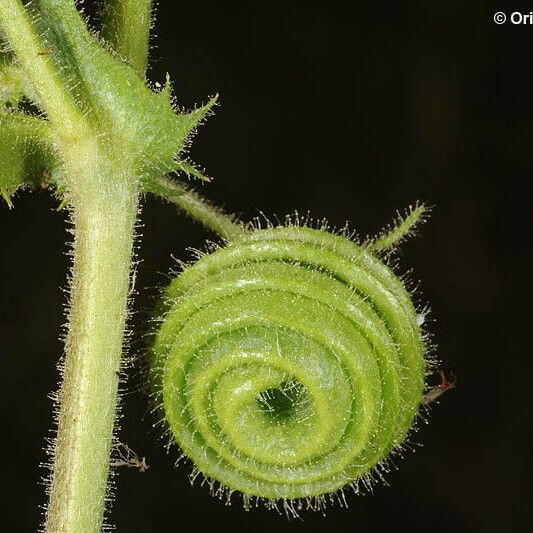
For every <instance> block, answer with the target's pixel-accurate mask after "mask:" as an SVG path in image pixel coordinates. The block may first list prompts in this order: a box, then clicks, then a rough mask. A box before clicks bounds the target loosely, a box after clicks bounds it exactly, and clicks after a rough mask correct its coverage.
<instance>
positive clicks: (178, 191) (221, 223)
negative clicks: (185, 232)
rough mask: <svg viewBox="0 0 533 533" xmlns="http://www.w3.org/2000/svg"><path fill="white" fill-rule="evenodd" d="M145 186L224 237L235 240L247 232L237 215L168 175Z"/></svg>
mask: <svg viewBox="0 0 533 533" xmlns="http://www.w3.org/2000/svg"><path fill="white" fill-rule="evenodd" d="M145 188H147V189H148V191H147V192H150V193H152V194H155V195H157V196H160V197H162V198H164V199H166V200H168V201H169V202H172V203H174V204H176V205H177V206H178V207H179V208H180V209H182V210H183V211H185V212H186V213H187V214H188V215H190V216H191V217H192V218H193V219H195V220H197V221H198V222H201V223H202V224H203V225H204V226H206V227H207V228H208V229H210V230H211V231H213V232H214V233H216V234H218V235H220V236H221V237H223V238H224V239H227V240H229V241H233V240H236V239H238V238H239V237H242V236H243V235H245V234H246V233H247V230H246V228H245V226H244V225H243V224H240V223H239V222H237V221H236V218H235V217H233V216H231V215H226V214H225V213H223V212H222V211H221V210H220V209H218V208H217V207H215V206H213V205H211V204H210V203H209V202H208V201H207V200H205V199H203V198H202V197H201V196H200V195H199V194H198V193H196V192H194V191H191V190H189V189H187V188H186V187H185V186H183V185H181V184H179V183H177V182H175V181H173V180H171V179H169V178H167V177H161V178H159V179H157V180H155V181H153V182H152V181H151V182H150V183H148V184H145Z"/></svg>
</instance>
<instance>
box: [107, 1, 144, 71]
mask: <svg viewBox="0 0 533 533" xmlns="http://www.w3.org/2000/svg"><path fill="white" fill-rule="evenodd" d="M151 12H152V0H108V2H106V4H105V7H104V16H103V27H102V33H103V36H104V38H106V39H107V40H108V41H109V42H110V44H111V45H112V46H113V48H114V49H115V50H116V51H117V52H118V53H119V55H121V56H122V57H123V58H124V59H125V60H126V61H128V62H129V63H130V65H131V66H132V67H133V68H134V69H135V70H136V71H137V72H138V73H139V74H140V75H141V76H144V74H145V71H146V66H147V63H148V45H149V35H150V19H151Z"/></svg>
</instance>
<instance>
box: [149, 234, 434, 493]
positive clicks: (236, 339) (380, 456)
mask: <svg viewBox="0 0 533 533" xmlns="http://www.w3.org/2000/svg"><path fill="white" fill-rule="evenodd" d="M151 376H152V381H153V383H154V386H155V388H156V392H157V397H158V398H157V401H158V402H159V403H160V405H161V408H162V409H163V410H164V416H165V418H166V421H167V422H168V426H169V428H170V430H171V432H172V434H173V436H174V438H175V439H176V441H177V443H178V444H179V446H180V447H181V449H182V450H183V452H184V454H185V455H186V456H188V457H189V458H190V459H191V460H192V461H193V462H194V463H195V465H196V467H197V468H198V469H199V470H200V471H201V472H202V473H203V474H204V475H206V476H209V477H210V478H213V479H215V480H217V481H219V482H220V483H222V484H223V485H224V486H226V487H228V488H230V489H232V490H238V491H240V492H242V493H244V494H246V495H248V496H257V497H263V498H270V499H279V498H285V499H293V498H303V497H310V496H319V495H322V494H325V493H331V492H334V491H336V490H337V489H339V488H342V487H343V486H345V485H347V484H349V483H351V482H353V481H356V480H358V479H359V478H361V477H362V476H364V475H365V474H367V473H368V472H370V471H371V469H372V468H373V467H375V466H376V465H377V464H378V463H379V462H381V461H383V460H384V459H385V458H386V457H387V456H388V455H389V454H390V452H391V451H392V450H393V449H394V448H395V447H397V446H399V445H400V444H401V442H402V441H403V440H404V439H405V436H406V434H407V432H408V431H409V429H410V427H411V425H412V423H413V420H414V418H415V416H416V414H417V412H418V408H419V404H420V401H421V398H422V395H423V390H424V376H425V362H424V345H423V339H422V333H421V331H420V328H419V326H418V323H417V315H416V312H415V309H414V307H413V304H412V302H411V298H410V296H409V293H408V292H407V291H406V289H405V287H404V286H403V284H402V282H401V281H400V280H399V279H398V278H397V277H396V276H395V275H394V274H393V272H392V271H391V270H390V269H389V268H388V267H387V266H385V265H384V264H383V263H382V262H381V261H380V260H379V259H378V258H376V257H375V256H374V255H373V254H372V253H371V252H370V251H369V250H368V249H367V248H365V247H363V246H359V245H356V244H355V243H353V242H351V241H350V240H349V239H347V238H345V237H342V236H338V235H333V234H330V233H328V232H326V231H322V230H315V229H310V228H301V227H287V228H275V229H267V230H259V231H256V232H254V233H252V234H250V235H249V236H247V237H244V238H242V239H240V240H238V241H237V242H235V243H233V244H230V245H228V246H227V247H224V248H222V249H220V250H217V251H215V252H213V253H211V254H209V255H206V256H204V257H203V258H201V259H200V260H199V261H198V262H197V263H195V264H194V265H192V266H190V267H188V268H186V269H185V270H184V271H183V272H182V273H181V274H180V275H179V276H178V277H176V278H175V279H174V280H173V281H172V283H171V285H170V286H169V288H168V289H167V291H166V293H165V298H164V313H163V319H162V324H161V327H160V329H159V331H158V332H157V335H156V339H155V342H154V348H153V358H152V365H151Z"/></svg>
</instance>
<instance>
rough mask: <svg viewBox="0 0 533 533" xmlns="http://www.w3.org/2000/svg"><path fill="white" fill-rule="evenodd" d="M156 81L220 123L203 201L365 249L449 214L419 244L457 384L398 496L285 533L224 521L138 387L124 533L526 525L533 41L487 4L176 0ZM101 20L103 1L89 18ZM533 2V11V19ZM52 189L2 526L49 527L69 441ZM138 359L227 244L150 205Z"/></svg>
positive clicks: (18, 241)
mask: <svg viewBox="0 0 533 533" xmlns="http://www.w3.org/2000/svg"><path fill="white" fill-rule="evenodd" d="M160 4H161V5H160V7H159V9H158V12H157V25H156V31H155V34H156V36H155V37H154V39H153V43H154V49H153V51H152V58H153V62H152V67H151V70H150V77H151V79H152V80H154V81H156V80H157V81H160V82H163V81H164V79H165V73H166V72H167V71H168V72H169V73H170V75H171V77H172V79H173V80H174V87H175V93H176V96H177V98H178V101H179V103H180V104H181V105H184V106H188V107H191V106H192V105H193V104H194V103H195V102H201V101H205V100H206V98H207V97H208V96H209V95H212V94H214V93H215V92H218V93H220V95H221V103H222V105H221V107H219V108H218V110H217V113H216V116H214V117H211V118H210V120H209V121H208V123H207V124H206V125H205V126H203V127H202V129H201V130H200V131H199V134H198V135H197V137H196V139H195V142H194V146H193V149H192V151H191V156H192V158H193V159H194V160H196V161H198V162H199V163H201V165H203V166H205V168H206V169H207V170H208V173H209V174H210V175H212V176H213V177H214V178H215V181H214V182H213V183H212V184H210V185H207V186H202V189H203V192H204V193H205V194H206V195H208V196H209V197H210V198H212V199H213V200H215V201H216V202H217V203H219V204H221V205H223V206H225V207H226V208H227V209H228V210H230V211H234V212H238V213H240V214H241V215H242V217H243V218H244V219H250V218H251V217H254V216H256V215H257V214H258V212H259V210H262V211H264V212H265V213H266V214H267V215H268V216H273V215H281V216H283V215H285V214H287V213H292V212H294V210H298V211H299V212H303V213H305V212H307V211H308V210H309V211H310V212H311V214H312V215H313V216H314V217H316V218H322V217H325V218H327V219H328V220H329V221H330V222H331V223H332V224H333V225H343V224H344V222H345V220H349V221H350V223H351V225H352V227H354V228H355V229H357V231H358V232H359V233H360V234H361V235H366V234H372V233H375V232H376V231H378V230H379V229H380V228H381V227H382V226H383V225H384V224H385V223H387V222H388V221H390V219H391V218H392V217H393V216H394V215H395V211H396V210H397V209H399V208H404V207H406V206H407V205H409V204H410V203H413V202H414V201H416V200H423V201H425V202H427V203H429V204H431V205H432V206H434V210H433V215H432V217H431V220H430V221H429V222H428V223H427V224H426V225H425V226H424V227H423V228H422V229H421V231H420V236H419V237H418V238H416V239H414V240H411V241H409V242H408V243H406V244H405V245H404V246H403V247H402V253H401V258H400V270H401V271H402V272H405V271H406V270H408V269H410V268H412V269H413V275H412V278H413V279H414V280H415V281H417V280H420V282H419V302H421V303H422V304H424V303H429V304H430V306H431V309H432V315H431V316H432V319H433V323H432V324H431V325H430V330H431V332H432V333H433V335H434V340H435V342H436V343H437V344H438V346H439V348H438V355H439V356H440V357H441V359H442V361H443V366H444V368H445V369H447V370H453V371H454V372H455V374H456V375H457V376H458V387H457V389H456V390H454V391H452V392H450V393H449V394H448V395H446V396H445V397H443V399H442V401H441V403H440V405H438V406H436V407H435V408H433V409H432V414H431V416H430V424H429V425H428V426H427V427H426V426H424V427H423V428H422V430H421V431H420V432H419V433H418V435H417V441H418V442H420V443H421V444H423V446H422V447H420V448H418V449H417V453H416V454H410V453H409V454H407V456H406V457H405V459H404V460H403V461H401V462H400V463H399V470H398V471H395V472H392V473H391V474H390V475H389V476H388V481H389V483H390V487H386V486H382V485H380V486H378V487H376V488H375V494H374V495H373V496H372V495H368V496H364V497H351V498H350V499H349V509H348V510H345V509H339V508H332V509H330V510H329V511H328V515H327V517H326V518H324V517H322V516H321V515H320V514H313V513H303V516H302V518H303V521H298V520H293V521H291V522H288V521H287V520H286V519H285V518H284V517H281V516H277V515H276V514H275V513H273V512H268V511H265V510H263V509H259V510H252V511H251V512H248V513H247V512H245V511H244V510H243V509H242V506H241V504H240V502H239V500H238V498H234V505H232V506H231V507H226V506H225V505H224V504H223V503H222V502H219V501H218V500H216V499H213V498H212V497H210V496H209V494H208V490H207V489H206V488H202V487H200V486H194V487H192V488H191V487H190V486H189V482H188V478H187V475H188V472H189V467H186V466H185V467H180V468H178V469H175V468H174V467H173V463H174V460H175V458H176V457H177V450H173V451H171V453H170V455H167V454H166V453H165V450H164V448H163V446H162V444H161V442H160V441H158V440H157V435H156V434H155V433H154V432H153V431H152V429H151V425H152V422H153V420H152V419H151V418H150V416H149V415H148V414H147V401H146V397H145V395H144V394H143V393H141V392H137V389H139V388H140V387H139V385H140V383H139V378H138V375H137V372H136V371H135V370H132V371H131V379H130V383H131V387H130V392H129V393H128V394H126V395H125V396H124V398H123V406H124V417H123V418H122V420H121V422H120V427H121V429H120V438H121V440H123V441H124V442H127V443H128V444H129V445H130V446H131V447H132V448H133V449H134V450H136V451H137V452H138V453H139V454H140V455H141V456H146V458H147V461H148V463H149V465H150V468H149V470H148V471H147V472H145V473H140V472H138V471H136V470H132V469H121V471H120V472H119V475H118V479H117V482H118V488H117V490H116V500H115V503H114V505H113V510H112V513H111V516H110V518H109V522H111V523H113V524H116V525H117V527H118V531H124V532H129V533H134V532H151V531H154V532H159V531H174V530H178V529H179V528H183V527H187V524H190V525H192V526H193V527H194V528H195V530H199V531H202V530H207V529H208V528H210V527H216V528H217V531H220V528H222V530H230V529H231V530H232V531H235V532H236V531H245V530H246V531H248V530H251V531H257V532H262V531H271V530H274V529H275V530H276V531H279V532H282V531H302V532H303V531H322V530H324V531H326V530H328V531H365V532H378V531H389V530H394V531H410V532H417V531H432V532H433V533H436V532H441V531H447V532H448V531H453V532H463V531H465V532H466V531H483V532H492V531H494V532H501V531H502V530H504V531H505V530H510V531H515V530H517V529H518V528H519V527H521V526H524V527H527V526H528V523H527V522H526V521H525V519H526V507H527V504H528V503H530V502H531V497H532V482H531V473H532V472H531V471H532V469H531V463H532V457H531V455H532V454H531V427H532V424H531V414H530V404H531V397H532V392H531V390H532V387H533V384H532V381H533V379H532V375H533V374H532V372H531V370H532V364H531V358H532V355H531V334H532V332H531V325H530V305H531V303H530V293H531V289H530V285H531V283H530V279H531V276H530V272H531V259H532V253H531V230H530V227H529V226H530V218H531V210H530V193H529V190H528V189H529V187H528V186H529V182H530V179H531V175H532V174H531V172H532V170H533V168H532V161H533V154H532V151H531V142H532V133H533V130H532V118H533V106H532V105H531V101H532V98H533V92H532V89H533V84H532V76H531V70H532V60H531V56H532V52H533V47H532V43H533V26H531V25H524V26H513V25H511V24H504V25H502V26H497V25H496V24H494V22H493V21H492V17H493V14H494V12H495V11H498V10H502V11H505V12H507V13H509V12H510V11H512V10H513V9H519V6H517V5H513V6H511V9H507V8H504V7H502V6H499V7H498V6H496V7H495V8H494V9H493V8H492V7H491V6H490V4H488V3H487V2H481V1H470V2H468V3H464V2H459V1H450V2H444V3H443V2H437V3H432V2H401V3H397V4H394V5H393V4H391V5H388V6H386V7H385V6H382V5H378V4H375V5H374V6H370V5H368V4H369V3H367V2H364V3H363V2H353V3H352V5H351V7H350V8H344V7H341V4H340V3H336V2H322V3H319V2H285V3H280V4H275V3H271V2H270V3H259V2H252V3H245V2H210V1H202V2H171V1H163V2H160ZM87 6H88V8H89V9H91V7H94V6H92V3H87ZM528 11H529V8H524V12H526V13H527V12H528ZM56 205H57V204H56V202H55V201H54V200H53V199H52V198H51V197H50V196H49V195H48V193H46V192H39V193H32V194H28V193H26V194H21V195H19V196H18V197H17V198H16V205H15V209H13V210H11V211H8V210H7V208H6V207H5V206H3V207H1V208H0V243H1V248H0V257H1V264H0V275H1V280H2V299H1V308H0V309H1V310H0V313H1V316H0V318H1V320H0V339H1V344H0V346H1V356H2V371H1V374H0V394H1V398H0V406H1V416H2V426H1V427H2V433H3V436H2V439H1V441H0V446H1V462H2V464H1V477H2V486H3V488H4V489H5V490H7V492H8V494H7V495H5V496H4V498H3V505H2V507H3V510H2V524H3V527H4V529H5V531H34V530H35V529H36V527H37V524H38V523H39V521H40V518H41V516H40V513H41V511H40V509H39V508H38V506H39V505H43V504H44V502H45V496H44V488H43V487H42V486H40V485H39V484H38V483H39V481H40V479H41V477H42V476H44V475H45V473H46V471H45V470H44V469H43V468H39V464H40V463H41V462H42V461H45V460H46V456H45V454H44V452H43V451H42V448H43V447H44V445H45V437H47V436H50V435H51V429H50V428H51V426H52V415H51V411H52V402H51V400H50V399H49V398H48V397H47V395H48V394H49V393H50V392H51V391H53V390H54V389H55V388H56V384H57V380H58V373H57V370H56V366H55V365H56V362H57V360H58V358H59V356H60V354H61V350H62V345H61V342H60V341H59V340H58V338H59V336H60V333H61V331H62V324H63V323H64V310H63V308H64V305H65V303H66V299H67V297H66V295H65V292H64V291H65V288H66V281H65V280H66V276H67V272H68V269H69V264H70V261H69V258H68V257H67V255H66V253H67V251H68V246H67V245H66V244H65V243H66V241H68V240H69V239H70V236H68V235H67V233H66V232H65V229H66V222H65V215H64V214H63V213H57V212H56V211H55V210H54V209H55V207H56ZM141 222H142V227H141V229H140V231H139V233H140V234H141V235H142V237H141V238H140V239H139V241H138V252H137V258H138V259H139V260H140V263H139V268H138V278H137V286H138V287H140V290H139V294H138V296H137V298H136V302H135V309H136V312H135V316H134V318H133V329H134V332H135V333H134V337H133V342H132V353H133V354H139V355H140V354H142V351H143V339H142V335H143V333H144V332H145V329H143V325H142V324H143V319H144V318H145V317H146V316H147V314H148V313H149V311H150V308H151V305H152V302H153V299H154V296H155V295H156V294H157V288H158V287H160V286H161V285H162V284H163V283H165V280H166V273H167V272H168V271H169V270H170V268H171V267H173V266H174V265H175V263H174V261H173V260H172V259H171V254H172V255H174V256H175V257H179V258H188V257H190V254H189V252H188V251H187V247H189V246H193V247H200V248H201V247H203V243H204V242H205V239H206V237H209V238H212V236H210V235H209V234H208V233H207V232H206V231H204V230H203V229H202V228H200V227H199V226H198V225H195V224H194V223H192V222H190V221H187V220H186V219H185V218H183V217H182V216H181V215H178V214H177V213H176V211H175V209H174V208H172V207H171V206H169V205H163V204H162V203H161V202H159V201H158V200H156V199H153V198H150V199H147V200H146V201H145V202H144V206H143V212H142V217H141Z"/></svg>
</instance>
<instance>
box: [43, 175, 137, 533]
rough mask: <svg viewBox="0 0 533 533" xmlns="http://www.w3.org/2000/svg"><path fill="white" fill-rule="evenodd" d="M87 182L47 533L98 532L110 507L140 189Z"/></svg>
mask: <svg viewBox="0 0 533 533" xmlns="http://www.w3.org/2000/svg"><path fill="white" fill-rule="evenodd" d="M88 178H89V179H88V180H87V182H85V180H84V179H80V180H79V184H81V187H79V188H78V191H77V194H76V195H75V196H74V199H73V204H74V212H73V220H74V230H75V241H74V267H73V278H72V301H71V309H70V316H69V331H68V337H67V343H66V357H65V364H64V381H63V385H62V388H61V392H60V406H61V407H60V412H59V420H58V435H57V443H56V448H55V456H54V468H53V474H52V482H51V496H50V503H49V507H48V512H47V517H46V531H47V533H59V532H68V533H98V532H99V531H100V530H101V527H102V520H103V515H104V510H105V497H106V490H107V477H108V470H109V456H110V452H111V446H112V435H113V426H114V422H115V410H116V405H117V389H118V381H119V371H120V364H121V356H122V344H123V337H124V328H125V321H126V316H127V299H128V292H129V280H130V270H131V257H132V243H133V235H134V224H135V220H136V216H137V191H136V184H135V180H128V179H127V177H126V179H124V178H125V177H124V176H119V177H118V178H117V177H110V176H105V178H108V179H106V182H107V186H106V188H105V192H103V191H102V192H101V193H95V189H96V188H95V187H94V184H95V182H98V179H95V177H94V176H89V177H88ZM102 181H103V180H102ZM85 186H86V187H87V189H86V190H84V187H85Z"/></svg>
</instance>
